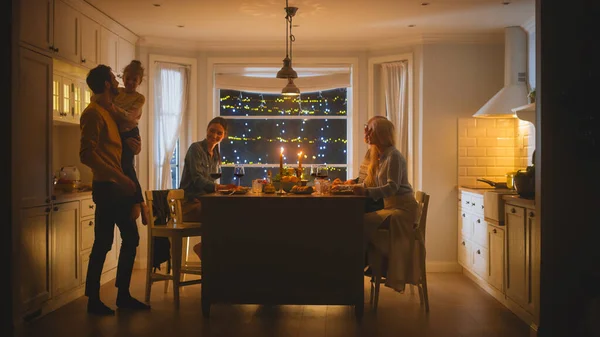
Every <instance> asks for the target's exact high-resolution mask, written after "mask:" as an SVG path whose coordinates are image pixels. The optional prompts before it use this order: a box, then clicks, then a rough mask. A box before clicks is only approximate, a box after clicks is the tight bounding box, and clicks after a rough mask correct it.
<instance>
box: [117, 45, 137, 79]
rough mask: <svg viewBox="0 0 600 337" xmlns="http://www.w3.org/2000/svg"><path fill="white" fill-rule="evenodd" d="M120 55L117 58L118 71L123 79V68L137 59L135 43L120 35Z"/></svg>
mask: <svg viewBox="0 0 600 337" xmlns="http://www.w3.org/2000/svg"><path fill="white" fill-rule="evenodd" d="M118 55H119V57H118V59H117V73H118V74H119V75H120V78H121V79H122V75H123V68H125V66H126V65H128V64H129V63H130V62H131V61H132V60H134V59H135V45H134V44H133V43H131V42H129V41H127V40H125V39H124V38H122V37H119V54H118Z"/></svg>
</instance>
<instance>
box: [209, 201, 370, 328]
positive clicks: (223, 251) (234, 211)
mask: <svg viewBox="0 0 600 337" xmlns="http://www.w3.org/2000/svg"><path fill="white" fill-rule="evenodd" d="M199 199H200V202H201V204H202V220H201V221H202V227H203V231H202V252H201V253H202V292H201V297H202V299H201V303H202V312H203V316H204V317H209V316H210V309H211V305H213V304H217V303H226V304H261V305H288V304H291V305H351V306H354V311H355V315H356V317H357V318H361V317H362V315H363V311H364V263H365V262H364V259H365V258H364V253H363V215H364V210H365V197H364V196H357V195H334V194H321V195H317V194H316V193H313V194H291V193H286V194H266V193H254V192H248V193H246V194H239V195H238V194H220V193H212V194H206V195H203V196H200V197H199Z"/></svg>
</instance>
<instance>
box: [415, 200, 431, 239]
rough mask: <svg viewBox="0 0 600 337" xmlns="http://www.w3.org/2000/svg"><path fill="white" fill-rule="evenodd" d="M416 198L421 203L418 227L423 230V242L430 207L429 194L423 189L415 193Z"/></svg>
mask: <svg viewBox="0 0 600 337" xmlns="http://www.w3.org/2000/svg"><path fill="white" fill-rule="evenodd" d="M415 199H416V200H417V204H419V216H418V217H417V223H416V225H417V228H418V229H419V231H420V232H421V237H422V238H423V242H425V228H426V226H427V210H428V209H429V194H427V193H425V192H423V191H417V192H416V193H415Z"/></svg>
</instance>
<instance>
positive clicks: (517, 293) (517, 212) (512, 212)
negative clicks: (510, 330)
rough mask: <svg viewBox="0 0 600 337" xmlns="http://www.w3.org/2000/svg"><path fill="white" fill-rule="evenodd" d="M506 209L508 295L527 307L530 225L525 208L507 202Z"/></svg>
mask: <svg viewBox="0 0 600 337" xmlns="http://www.w3.org/2000/svg"><path fill="white" fill-rule="evenodd" d="M505 210H506V217H505V219H506V239H507V246H506V249H507V251H506V256H507V260H506V267H507V268H506V272H507V275H506V276H507V277H506V280H507V282H506V295H507V296H508V297H509V298H510V299H512V300H513V301H514V302H516V303H517V304H519V305H520V306H522V307H523V308H526V307H527V303H529V284H530V282H529V276H530V273H529V268H530V263H529V257H530V254H529V251H528V248H529V244H528V243H527V241H528V240H529V237H530V235H529V226H527V223H526V222H525V209H524V208H522V207H517V206H513V205H509V204H507V205H506V207H505Z"/></svg>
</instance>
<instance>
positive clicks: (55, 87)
mask: <svg viewBox="0 0 600 337" xmlns="http://www.w3.org/2000/svg"><path fill="white" fill-rule="evenodd" d="M61 83H62V77H60V76H58V75H56V74H55V75H54V78H53V79H52V118H53V119H60V118H61V117H62V115H61V111H62V110H61V103H62V102H61V94H60V89H61Z"/></svg>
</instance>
